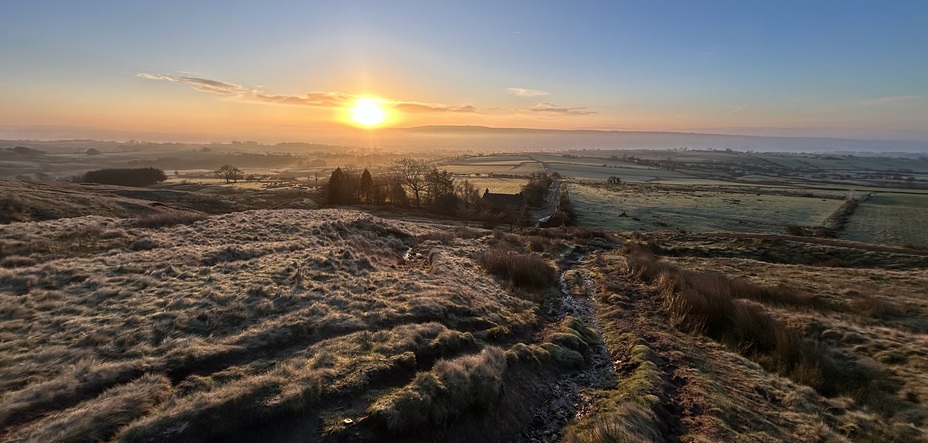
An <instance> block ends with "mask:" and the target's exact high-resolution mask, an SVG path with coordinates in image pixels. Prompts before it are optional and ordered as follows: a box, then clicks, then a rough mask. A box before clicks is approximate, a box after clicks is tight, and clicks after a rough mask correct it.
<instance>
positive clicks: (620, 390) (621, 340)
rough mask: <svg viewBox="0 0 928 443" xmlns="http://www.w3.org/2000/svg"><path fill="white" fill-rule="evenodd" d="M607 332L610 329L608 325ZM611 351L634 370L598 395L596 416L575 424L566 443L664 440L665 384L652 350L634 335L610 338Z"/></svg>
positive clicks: (566, 433)
mask: <svg viewBox="0 0 928 443" xmlns="http://www.w3.org/2000/svg"><path fill="white" fill-rule="evenodd" d="M606 328H607V330H612V329H610V327H609V325H606ZM607 341H608V344H609V348H610V349H611V350H612V351H613V355H617V356H618V358H619V359H621V361H622V362H623V364H624V365H625V366H626V367H628V368H630V369H629V370H628V372H627V373H626V375H625V376H624V377H621V378H619V379H617V380H616V385H615V386H614V387H612V388H611V389H608V390H603V391H598V392H594V394H593V395H594V397H595V402H594V404H595V410H596V414H595V415H593V416H588V417H585V418H583V419H582V420H579V421H577V422H574V423H573V424H571V425H570V426H568V427H567V429H566V430H565V433H564V440H563V441H565V442H569V443H593V442H642V443H643V442H653V441H661V439H662V436H661V434H660V432H659V429H660V419H659V417H658V416H659V415H660V414H666V410H665V409H664V406H665V405H664V402H665V401H666V399H665V398H663V397H662V394H661V390H662V387H663V384H664V381H663V380H662V378H661V375H660V371H659V370H658V368H657V366H656V365H655V364H654V361H653V360H654V357H653V353H652V351H651V349H650V348H649V347H648V346H647V345H645V344H643V343H642V342H641V341H640V340H639V339H638V338H637V337H636V336H635V335H633V334H631V333H621V334H609V335H607Z"/></svg>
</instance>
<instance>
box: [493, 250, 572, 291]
mask: <svg viewBox="0 0 928 443" xmlns="http://www.w3.org/2000/svg"><path fill="white" fill-rule="evenodd" d="M479 263H480V265H481V266H483V268H484V269H486V271H487V272H488V273H489V274H491V275H495V276H497V277H500V278H504V279H507V280H509V281H510V282H511V283H512V284H513V285H515V286H517V287H522V288H533V289H541V288H546V287H549V286H553V285H555V284H557V282H558V275H557V271H556V270H555V269H554V267H552V266H551V265H550V264H548V262H546V261H545V260H544V259H543V258H541V257H540V256H538V255H536V254H520V253H518V252H515V251H512V250H507V249H503V248H493V249H490V250H489V251H487V252H485V253H483V255H481V256H480V259H479Z"/></svg>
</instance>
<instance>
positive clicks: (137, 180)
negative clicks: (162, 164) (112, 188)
mask: <svg viewBox="0 0 928 443" xmlns="http://www.w3.org/2000/svg"><path fill="white" fill-rule="evenodd" d="M167 179H168V176H166V175H164V171H162V170H161V169H157V168H125V169H98V170H96V171H88V172H87V173H86V174H84V176H83V177H82V179H81V181H83V182H85V183H102V184H105V185H118V186H148V185H153V184H155V183H161V182H163V181H165V180H167Z"/></svg>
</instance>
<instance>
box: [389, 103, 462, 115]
mask: <svg viewBox="0 0 928 443" xmlns="http://www.w3.org/2000/svg"><path fill="white" fill-rule="evenodd" d="M392 103H393V107H394V108H396V109H398V110H400V111H403V112H409V113H413V114H441V113H445V112H477V108H476V107H474V106H471V105H462V106H448V105H440V104H435V103H416V102H392Z"/></svg>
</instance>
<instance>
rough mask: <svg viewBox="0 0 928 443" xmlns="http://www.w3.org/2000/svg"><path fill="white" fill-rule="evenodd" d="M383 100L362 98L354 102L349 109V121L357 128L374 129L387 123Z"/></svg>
mask: <svg viewBox="0 0 928 443" xmlns="http://www.w3.org/2000/svg"><path fill="white" fill-rule="evenodd" d="M383 102H384V101H383V100H381V99H376V98H368V97H363V98H359V99H357V100H356V101H355V102H354V106H352V108H351V109H350V111H349V112H350V116H351V121H352V122H354V123H355V124H357V125H359V126H363V127H366V128H374V127H377V126H380V125H382V124H384V122H386V121H387V110H386V109H384V107H383Z"/></svg>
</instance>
